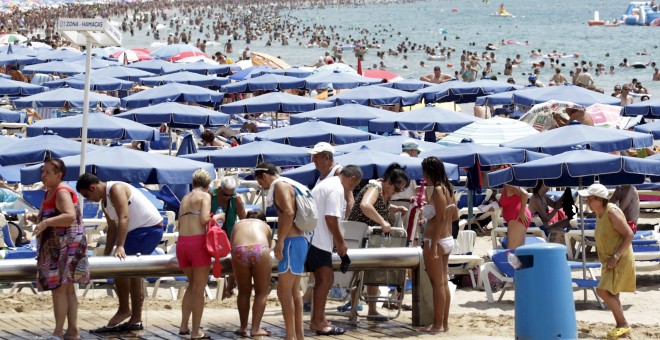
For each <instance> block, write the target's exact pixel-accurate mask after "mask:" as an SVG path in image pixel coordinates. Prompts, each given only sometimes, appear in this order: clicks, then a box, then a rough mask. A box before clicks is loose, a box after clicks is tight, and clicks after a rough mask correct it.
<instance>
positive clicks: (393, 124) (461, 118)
mask: <svg viewBox="0 0 660 340" xmlns="http://www.w3.org/2000/svg"><path fill="white" fill-rule="evenodd" d="M479 120H482V119H481V118H479V117H475V116H471V115H468V114H465V113H460V112H456V111H451V110H446V109H441V108H439V107H435V106H426V107H423V108H421V109H416V110H412V111H408V112H399V113H397V114H395V115H390V116H387V117H382V118H378V119H374V120H371V121H369V131H371V132H392V131H394V130H395V129H397V128H398V129H401V130H411V131H437V132H454V131H456V130H458V129H460V128H462V127H464V126H467V125H469V124H472V123H474V122H476V121H479Z"/></svg>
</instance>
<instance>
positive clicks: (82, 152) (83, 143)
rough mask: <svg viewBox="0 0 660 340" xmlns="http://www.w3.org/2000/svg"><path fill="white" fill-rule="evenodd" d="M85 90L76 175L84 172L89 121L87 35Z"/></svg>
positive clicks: (89, 64) (88, 51)
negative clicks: (78, 166)
mask: <svg viewBox="0 0 660 340" xmlns="http://www.w3.org/2000/svg"><path fill="white" fill-rule="evenodd" d="M85 53H86V54H87V56H86V57H85V90H84V91H85V92H84V95H83V121H82V136H80V137H81V141H80V169H79V171H78V175H82V174H84V173H85V155H86V152H87V125H88V121H89V87H90V82H91V81H90V78H91V74H90V73H91V69H92V43H91V41H90V39H89V37H87V44H86V45H85ZM78 204H79V205H80V211H83V207H84V204H85V200H80V201H79V203H78Z"/></svg>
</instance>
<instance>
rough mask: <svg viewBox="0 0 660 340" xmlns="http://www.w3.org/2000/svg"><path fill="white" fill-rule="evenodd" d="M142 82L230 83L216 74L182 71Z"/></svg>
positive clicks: (216, 84)
mask: <svg viewBox="0 0 660 340" xmlns="http://www.w3.org/2000/svg"><path fill="white" fill-rule="evenodd" d="M140 82H141V83H142V85H146V86H159V85H163V84H169V83H179V84H188V85H195V86H202V87H209V86H212V87H220V86H222V85H225V84H228V83H229V79H227V78H221V77H216V76H205V75H202V74H199V73H194V72H188V71H181V72H174V73H169V74H165V75H162V76H157V77H148V78H142V79H141V80H140Z"/></svg>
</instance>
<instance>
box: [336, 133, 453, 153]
mask: <svg viewBox="0 0 660 340" xmlns="http://www.w3.org/2000/svg"><path fill="white" fill-rule="evenodd" d="M410 140H411V138H410V137H406V136H388V137H383V138H378V139H374V140H369V141H364V142H355V143H350V144H344V145H337V146H335V152H338V153H349V152H353V151H357V150H360V148H362V147H363V146H366V147H367V148H368V149H369V150H374V151H382V152H387V153H391V154H394V155H400V154H401V153H402V152H403V149H402V146H403V143H405V142H407V141H410ZM415 142H417V144H419V148H420V149H422V150H423V151H429V150H435V149H442V148H444V146H442V145H440V144H436V143H430V142H425V141H421V140H415Z"/></svg>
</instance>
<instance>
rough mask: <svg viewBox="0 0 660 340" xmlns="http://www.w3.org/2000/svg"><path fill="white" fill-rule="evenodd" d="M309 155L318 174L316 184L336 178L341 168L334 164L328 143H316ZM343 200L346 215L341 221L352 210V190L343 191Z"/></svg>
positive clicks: (343, 217)
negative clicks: (344, 201)
mask: <svg viewBox="0 0 660 340" xmlns="http://www.w3.org/2000/svg"><path fill="white" fill-rule="evenodd" d="M309 153H310V154H311V155H312V162H313V163H314V165H315V166H316V170H318V172H319V178H318V179H317V180H316V184H319V183H320V182H321V181H322V180H324V179H326V178H330V177H333V176H337V175H339V173H340V172H341V169H342V166H341V165H339V164H337V162H335V159H334V154H335V148H334V147H333V146H332V145H330V143H326V142H320V143H316V145H314V148H313V149H312V150H310V151H309ZM344 199H345V200H346V209H345V210H346V213H345V215H343V216H342V220H344V219H346V218H348V215H349V214H350V213H351V209H352V208H353V203H354V202H355V198H354V197H353V190H347V191H345V192H344Z"/></svg>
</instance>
